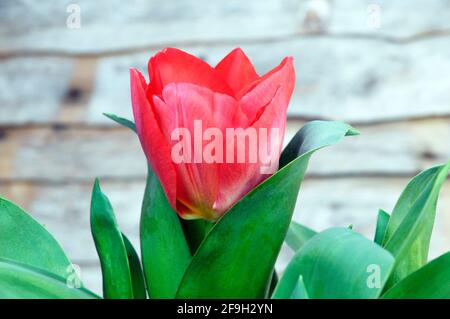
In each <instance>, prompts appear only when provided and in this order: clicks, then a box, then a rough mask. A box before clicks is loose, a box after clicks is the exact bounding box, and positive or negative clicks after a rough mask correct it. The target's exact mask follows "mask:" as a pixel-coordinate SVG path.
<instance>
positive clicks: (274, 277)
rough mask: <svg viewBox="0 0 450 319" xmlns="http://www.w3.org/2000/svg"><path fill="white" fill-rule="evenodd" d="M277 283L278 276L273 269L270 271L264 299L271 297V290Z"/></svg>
mask: <svg viewBox="0 0 450 319" xmlns="http://www.w3.org/2000/svg"><path fill="white" fill-rule="evenodd" d="M277 283H278V274H277V272H276V270H275V269H273V270H272V275H271V276H270V281H269V284H268V285H267V289H266V293H265V294H264V299H267V298H270V296H272V293H273V290H274V289H275V287H276V286H277Z"/></svg>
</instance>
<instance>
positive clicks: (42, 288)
mask: <svg viewBox="0 0 450 319" xmlns="http://www.w3.org/2000/svg"><path fill="white" fill-rule="evenodd" d="M36 250H39V249H36ZM39 251H40V252H41V253H42V250H39ZM43 259H45V258H43ZM5 298H8V299H22V298H27V299H28V298H31V299H37V298H45V299H56V298H58V299H59V298H64V299H92V298H98V297H97V296H96V295H95V294H94V293H92V292H90V291H88V290H86V289H84V288H75V287H74V288H70V287H69V286H68V285H67V283H66V281H65V279H63V278H61V277H59V276H57V275H55V274H54V273H51V272H47V271H45V270H42V269H38V268H35V267H31V266H29V265H25V264H20V263H16V262H14V261H11V260H6V259H0V299H5Z"/></svg>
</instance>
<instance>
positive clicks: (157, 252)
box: [140, 168, 191, 298]
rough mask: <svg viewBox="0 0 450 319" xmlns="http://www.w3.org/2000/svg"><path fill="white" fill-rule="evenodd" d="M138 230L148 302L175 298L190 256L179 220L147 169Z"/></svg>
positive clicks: (157, 182)
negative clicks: (155, 299) (150, 299)
mask: <svg viewBox="0 0 450 319" xmlns="http://www.w3.org/2000/svg"><path fill="white" fill-rule="evenodd" d="M140 228H141V251H142V262H143V265H144V273H145V279H146V281H147V289H148V294H149V296H150V297H151V298H174V297H175V293H176V291H177V288H178V285H179V283H180V280H181V278H182V276H183V274H184V272H185V270H186V267H187V265H188V264H189V261H190V259H191V254H190V252H189V247H188V244H187V242H186V239H185V237H184V233H183V229H182V227H181V224H180V221H179V219H178V216H177V214H176V212H174V211H173V209H172V207H171V206H170V204H169V202H168V201H167V198H166V195H165V194H164V190H163V188H162V187H161V184H160V182H159V181H158V178H157V177H156V176H155V175H154V173H153V172H152V170H151V168H149V169H148V176H147V186H146V188H145V193H144V201H143V204H142V214H141V225H140Z"/></svg>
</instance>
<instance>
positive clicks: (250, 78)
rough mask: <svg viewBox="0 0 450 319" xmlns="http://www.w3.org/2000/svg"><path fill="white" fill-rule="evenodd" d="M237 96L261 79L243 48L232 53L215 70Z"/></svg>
mask: <svg viewBox="0 0 450 319" xmlns="http://www.w3.org/2000/svg"><path fill="white" fill-rule="evenodd" d="M215 69H216V70H217V71H218V73H219V74H220V76H222V78H223V79H224V80H225V81H226V82H227V83H228V85H229V86H230V87H231V89H232V90H233V91H234V93H235V94H238V93H239V92H240V91H241V90H242V89H243V88H244V87H245V86H247V85H249V84H250V83H252V82H254V81H256V80H258V79H259V76H258V74H257V73H256V71H255V68H254V67H253V65H252V63H251V62H250V60H249V59H248V57H247V56H246V55H245V53H244V51H242V49H241V48H236V49H234V50H233V51H231V52H230V53H229V54H228V55H227V56H226V57H225V58H223V59H222V61H220V62H219V63H218V64H217V66H216V68H215Z"/></svg>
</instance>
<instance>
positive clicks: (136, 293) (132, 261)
mask: <svg viewBox="0 0 450 319" xmlns="http://www.w3.org/2000/svg"><path fill="white" fill-rule="evenodd" d="M122 237H123V242H124V244H125V248H126V250H127V256H128V264H129V265H130V274H131V282H132V284H133V297H134V299H146V298H147V293H146V290H145V279H144V273H143V272H142V267H141V262H140V260H139V256H138V254H137V253H136V250H135V249H134V247H133V244H131V242H130V240H129V239H128V238H127V236H125V235H124V234H122Z"/></svg>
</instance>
